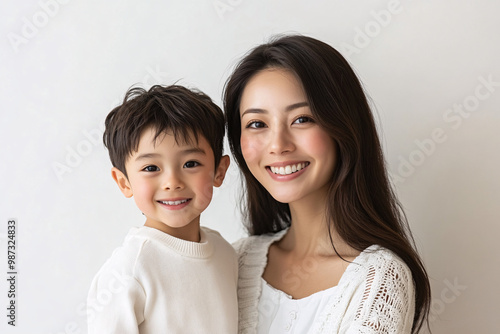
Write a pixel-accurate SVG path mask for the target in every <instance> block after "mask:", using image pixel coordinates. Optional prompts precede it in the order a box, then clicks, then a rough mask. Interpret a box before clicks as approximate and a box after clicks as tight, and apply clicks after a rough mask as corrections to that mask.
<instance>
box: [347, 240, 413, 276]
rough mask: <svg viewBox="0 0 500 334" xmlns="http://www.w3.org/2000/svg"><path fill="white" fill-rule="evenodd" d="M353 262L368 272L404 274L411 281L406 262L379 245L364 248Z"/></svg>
mask: <svg viewBox="0 0 500 334" xmlns="http://www.w3.org/2000/svg"><path fill="white" fill-rule="evenodd" d="M354 262H355V263H359V264H360V265H361V266H362V267H363V268H364V269H365V270H367V271H368V272H373V273H375V274H390V275H395V276H397V275H399V274H404V275H409V276H410V279H411V270H410V268H409V267H408V265H407V264H406V262H404V261H403V260H402V259H401V258H400V257H399V256H398V255H397V254H396V253H394V252H393V251H392V250H390V249H387V248H385V247H382V246H379V245H372V246H370V247H368V248H366V249H365V250H364V251H363V252H361V254H360V255H359V256H358V257H357V258H356V259H355V260H354Z"/></svg>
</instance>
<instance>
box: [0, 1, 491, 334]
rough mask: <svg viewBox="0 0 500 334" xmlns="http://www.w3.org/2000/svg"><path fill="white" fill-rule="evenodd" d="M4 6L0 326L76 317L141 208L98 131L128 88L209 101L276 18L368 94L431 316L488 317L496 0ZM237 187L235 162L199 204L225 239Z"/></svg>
mask: <svg viewBox="0 0 500 334" xmlns="http://www.w3.org/2000/svg"><path fill="white" fill-rule="evenodd" d="M0 13H1V14H0V16H1V19H0V22H1V23H0V25H1V32H0V35H1V37H2V38H1V40H0V57H1V58H0V60H1V62H0V66H1V77H0V83H1V86H0V101H1V119H0V143H1V144H0V159H1V160H0V161H1V164H0V172H1V177H0V182H1V183H0V189H1V200H0V238H1V239H0V245H1V246H0V268H1V275H0V277H1V280H0V310H2V311H0V332H1V333H23V334H25V333H26V334H28V333H29V334H31V333H44V334H56V333H86V319H85V315H84V310H85V301H86V294H87V290H88V288H89V285H90V282H91V279H92V277H93V276H94V274H95V273H96V271H97V270H98V269H99V267H100V266H101V265H102V264H103V262H104V261H105V260H106V259H107V258H108V257H109V256H110V254H111V252H112V250H113V249H114V248H116V247H117V246H119V245H120V244H121V242H122V240H123V238H124V236H125V234H126V233H127V231H128V230H129V228H130V227H131V226H138V225H141V223H142V222H143V216H142V215H141V214H140V212H139V211H138V209H137V208H136V207H135V204H134V202H133V200H128V199H125V198H124V197H123V196H122V194H121V193H120V191H119V190H118V188H117V186H116V185H115V184H114V182H113V180H112V179H111V177H110V168H111V165H110V162H109V159H108V156H107V151H106V150H105V149H104V147H103V145H102V140H101V134H102V129H103V128H102V127H103V121H104V118H105V116H106V115H107V113H108V112H109V111H110V110H111V108H112V107H114V106H116V105H117V104H118V102H119V101H120V100H121V99H122V98H123V96H124V94H125V91H126V90H127V89H128V88H129V87H130V86H132V85H134V84H141V85H143V86H145V87H149V86H151V85H152V84H172V83H174V82H178V83H180V84H184V85H187V86H190V87H198V88H199V89H201V90H203V91H205V92H206V93H207V94H209V95H210V96H212V98H213V99H214V100H215V101H216V102H217V103H218V104H219V105H221V95H222V89H223V86H224V82H225V80H226V78H227V77H228V75H229V73H230V71H231V69H232V68H233V66H234V65H235V63H236V61H237V60H238V59H239V58H240V57H241V56H242V55H243V54H244V53H245V52H246V51H248V50H249V49H250V48H252V47H254V46H256V45H257V44H260V43H262V42H264V41H267V40H268V38H269V37H270V36H272V35H273V34H276V33H301V34H305V35H309V36H312V37H315V38H318V39H321V40H323V41H325V42H327V43H329V44H331V45H332V46H334V47H337V48H338V49H339V50H340V51H341V52H342V53H343V54H344V55H345V56H346V57H347V58H348V59H349V61H350V62H351V63H352V64H353V66H354V68H355V69H356V72H357V73H359V76H360V78H361V79H362V81H363V82H364V85H365V87H366V90H367V92H368V93H369V94H370V96H371V98H372V99H373V104H374V106H376V109H377V118H378V120H379V125H380V129H381V134H382V140H383V143H384V149H385V152H386V159H387V162H388V167H389V169H390V172H391V175H392V178H393V181H394V184H395V187H396V189H397V192H398V194H399V196H400V199H401V201H402V203H403V205H404V207H405V208H406V212H407V214H408V218H409V221H410V224H411V227H412V230H413V232H414V235H415V238H416V241H417V244H418V247H419V250H420V252H421V254H422V256H423V258H424V261H425V264H426V266H427V268H428V271H429V274H430V277H431V283H432V288H433V302H432V312H431V324H432V328H433V330H434V332H435V333H455V334H461V333H464V334H465V333H498V331H499V329H500V323H499V320H498V312H499V310H500V308H499V307H498V304H497V302H498V300H500V293H499V290H498V286H497V285H498V282H499V276H500V275H499V274H500V261H499V252H498V250H497V249H498V247H497V245H496V244H497V242H498V236H499V235H500V225H499V224H498V223H499V221H500V212H499V210H498V202H499V201H498V200H499V198H500V178H499V177H498V171H499V170H500V155H499V147H500V134H499V130H498V129H499V128H500V115H499V110H498V109H499V105H500V104H499V102H500V65H499V59H500V40H499V37H498V34H499V32H500V20H498V14H499V13H500V2H498V1H493V0H491V1H488V0H476V1H463V0H459V1H457V0H454V1H452V0H446V1H430V0H427V1H424V0H421V1H415V0H413V1H411V0H377V1H374V0H371V1H368V0H362V1H361V0H360V1H340V0H335V1H312V0H311V1H263V0H253V1H243V0H220V1H213V0H206V1H201V0H198V1H181V0H171V1H141V2H137V1H134V2H132V1H116V0H114V1H96V0H91V1H77V0H72V1H68V0H64V1H63V0H40V1H36V0H29V1H21V2H19V1H13V0H5V1H3V3H2V5H1V8H0ZM239 186H240V182H239V176H238V171H237V168H236V165H235V164H234V163H233V165H232V167H231V169H230V171H229V174H228V178H227V180H226V182H225V184H224V186H223V187H222V188H220V190H217V191H216V193H215V196H214V199H213V202H212V204H211V206H210V208H209V210H208V211H207V212H206V213H205V214H204V215H203V216H202V223H203V224H204V225H206V226H209V227H211V228H214V229H217V230H219V231H220V232H221V234H222V235H223V236H224V237H225V238H226V239H227V240H229V241H231V242H232V241H235V240H236V239H238V238H240V237H242V236H244V229H243V228H242V226H241V221H240V216H239V213H238V209H237V204H238V202H239V200H238V199H239ZM495 203H497V204H495ZM10 218H16V219H17V222H18V230H17V239H18V241H17V250H16V251H17V257H16V266H17V268H16V269H17V270H18V277H17V287H16V292H17V304H16V306H17V309H16V316H17V318H16V327H12V326H9V325H8V324H7V321H8V320H9V319H8V318H7V313H8V310H7V307H8V302H9V301H8V298H7V292H8V289H9V286H8V282H7V279H6V278H7V272H8V269H7V251H6V249H7V240H8V239H7V236H8V235H7V222H8V219H10Z"/></svg>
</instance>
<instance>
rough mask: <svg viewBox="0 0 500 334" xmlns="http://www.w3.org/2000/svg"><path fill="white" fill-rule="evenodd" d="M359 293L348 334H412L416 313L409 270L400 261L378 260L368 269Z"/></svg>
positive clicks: (395, 259)
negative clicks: (358, 301)
mask: <svg viewBox="0 0 500 334" xmlns="http://www.w3.org/2000/svg"><path fill="white" fill-rule="evenodd" d="M361 287H362V288H361V289H360V290H358V293H359V294H360V295H359V299H358V300H360V303H359V304H358V305H359V306H358V307H357V309H355V310H351V311H354V319H353V322H352V323H351V324H350V326H349V328H348V329H347V330H346V333H347V334H375V333H397V334H406V333H408V334H409V333H411V328H412V325H413V317H414V312H415V306H414V304H415V295H414V284H413V279H412V275H411V271H410V269H409V268H408V266H407V265H406V264H405V263H404V262H403V261H402V260H400V259H399V258H390V259H389V258H379V259H377V261H376V262H374V263H371V264H370V265H369V266H368V271H367V277H366V279H365V281H364V283H363V285H362V286H361Z"/></svg>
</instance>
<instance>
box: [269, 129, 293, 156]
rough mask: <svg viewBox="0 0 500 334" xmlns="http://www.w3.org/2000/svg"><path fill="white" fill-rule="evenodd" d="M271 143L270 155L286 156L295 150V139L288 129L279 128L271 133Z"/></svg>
mask: <svg viewBox="0 0 500 334" xmlns="http://www.w3.org/2000/svg"><path fill="white" fill-rule="evenodd" d="M270 136H271V138H270V142H269V153H272V154H284V153H288V152H292V151H293V150H294V149H295V144H294V143H293V138H292V136H291V134H290V132H289V130H288V129H285V128H284V127H278V128H276V129H275V130H274V131H272V133H271V135H270Z"/></svg>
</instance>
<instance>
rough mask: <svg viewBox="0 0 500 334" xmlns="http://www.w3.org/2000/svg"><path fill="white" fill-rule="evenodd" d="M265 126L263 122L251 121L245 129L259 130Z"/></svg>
mask: <svg viewBox="0 0 500 334" xmlns="http://www.w3.org/2000/svg"><path fill="white" fill-rule="evenodd" d="M265 126H266V124H264V123H263V122H259V121H251V122H250V123H248V124H247V126H246V127H247V128H252V129H260V128H263V127H265Z"/></svg>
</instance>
